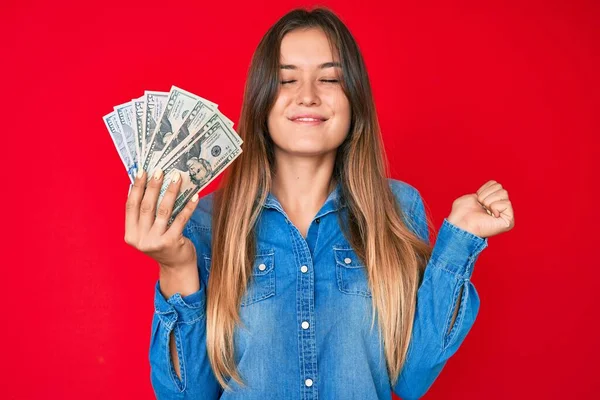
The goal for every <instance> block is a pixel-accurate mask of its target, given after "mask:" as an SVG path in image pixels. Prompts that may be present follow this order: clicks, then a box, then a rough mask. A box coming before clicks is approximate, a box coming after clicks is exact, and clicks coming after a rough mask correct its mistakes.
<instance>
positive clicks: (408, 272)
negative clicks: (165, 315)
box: [206, 8, 431, 390]
mask: <svg viewBox="0 0 600 400" xmlns="http://www.w3.org/2000/svg"><path fill="white" fill-rule="evenodd" d="M306 28H320V29H322V30H323V31H324V32H325V34H326V35H327V38H328V40H329V43H330V45H331V46H332V51H336V52H337V54H338V56H339V60H340V63H341V65H342V77H341V84H342V87H343V90H344V92H345V94H346V96H347V98H348V99H349V102H350V107H351V111H352V112H351V114H352V117H351V125H350V129H349V133H348V135H347V137H346V139H345V141H344V142H343V143H342V144H341V145H340V146H339V148H338V150H337V153H336V160H335V166H334V171H333V177H332V179H333V180H335V181H337V182H339V183H340V187H341V198H342V199H343V200H344V201H345V203H346V205H347V210H348V224H347V225H345V224H342V223H341V224H340V225H341V226H342V229H343V233H344V235H345V237H346V238H347V240H348V242H349V243H350V244H351V245H352V247H353V248H354V250H355V252H356V253H357V255H358V256H359V257H360V259H361V260H362V261H363V263H364V265H365V266H366V270H367V271H368V279H369V285H370V288H371V292H372V306H373V307H372V310H373V320H372V323H371V329H372V328H373V325H374V322H375V314H376V312H377V316H378V319H379V329H380V332H381V334H382V337H383V344H384V349H385V350H384V351H385V357H386V360H387V368H388V372H389V375H390V377H392V379H391V381H392V384H395V382H396V381H397V379H398V375H399V374H400V371H401V369H402V366H403V364H404V360H405V358H406V353H407V350H408V345H409V340H410V337H411V334H412V328H413V318H414V315H415V309H416V294H417V290H418V287H419V285H420V281H421V279H422V276H423V272H424V267H425V265H426V262H427V261H428V259H429V258H430V256H431V246H430V245H429V244H428V243H426V242H424V241H422V240H421V239H420V238H419V237H418V236H416V235H415V234H413V232H412V231H411V230H410V229H408V228H407V227H406V226H405V224H404V221H403V220H402V218H403V215H404V214H403V212H404V211H403V210H402V209H401V208H400V207H399V205H398V203H397V201H396V198H395V196H394V194H393V193H392V191H391V188H390V186H389V182H388V180H387V176H388V170H389V166H388V161H387V157H386V154H385V152H384V148H383V142H382V138H381V132H380V128H379V123H378V120H377V115H376V111H375V104H374V101H373V98H372V93H371V86H370V82H369V78H368V75H367V71H366V67H365V64H364V61H363V58H362V55H361V52H360V50H359V48H358V45H357V44H356V42H355V40H354V38H353V37H352V35H351V34H350V31H349V30H348V28H347V27H346V26H345V25H344V23H343V22H342V21H341V20H340V19H339V18H338V17H337V16H336V15H335V14H334V13H333V12H331V11H330V10H328V9H326V8H315V9H313V10H312V11H308V10H304V9H296V10H292V11H290V12H289V13H287V14H286V15H284V16H283V17H282V18H281V19H279V20H278V21H277V22H276V23H275V24H274V25H273V26H272V27H271V28H270V29H269V30H268V31H267V33H266V34H265V35H264V37H263V38H262V40H261V41H260V43H259V45H258V47H257V49H256V51H255V52H254V55H253V58H252V61H251V65H250V68H249V71H248V78H247V81H246V86H245V90H244V100H243V105H242V111H241V116H240V121H239V124H238V132H239V134H240V136H241V137H242V139H243V140H244V151H243V153H242V154H241V155H240V156H239V157H238V158H237V159H236V160H235V161H234V162H233V163H232V164H231V165H230V167H229V168H228V169H227V171H226V172H225V174H224V177H223V179H222V180H221V183H220V186H219V188H218V189H217V190H216V191H215V196H214V202H213V214H212V254H213V258H212V260H211V273H210V274H209V279H208V284H207V303H206V326H207V334H206V342H207V351H208V356H209V360H210V363H211V366H212V369H213V372H214V374H215V376H216V378H217V380H218V381H219V383H220V384H221V386H222V387H223V388H225V390H231V388H230V387H229V386H228V385H227V380H228V379H229V378H231V379H234V380H235V381H236V382H237V383H238V384H240V385H242V386H243V385H245V383H244V382H243V381H242V379H241V377H240V375H239V374H238V371H237V367H236V365H235V359H234V343H233V338H234V328H235V326H236V325H237V324H240V323H241V320H240V315H239V307H240V302H241V298H242V296H243V295H244V293H245V290H246V287H247V285H248V280H249V278H250V277H251V275H252V264H253V263H252V260H253V259H254V256H255V254H254V251H255V245H256V237H255V231H254V228H255V224H256V222H257V219H258V218H259V215H260V212H261V210H262V204H263V202H264V201H265V199H266V197H267V195H268V193H269V191H270V189H271V177H272V174H273V172H274V168H273V166H274V156H273V142H272V140H271V138H270V136H269V133H268V129H267V117H268V115H269V111H270V110H271V107H272V106H273V104H274V102H275V99H276V97H277V93H278V90H279V57H280V46H281V41H282V39H283V37H284V35H285V34H287V33H289V32H291V31H292V30H295V29H306ZM334 54H335V53H334ZM249 199H251V201H249ZM252 200H253V201H252ZM338 217H339V214H338ZM426 219H427V224H428V226H429V225H431V223H430V221H429V218H426ZM339 220H340V222H341V219H339ZM216 254H218V255H219V256H218V257H214V255H216ZM273 323H276V321H273Z"/></svg>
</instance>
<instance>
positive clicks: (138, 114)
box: [131, 96, 146, 165]
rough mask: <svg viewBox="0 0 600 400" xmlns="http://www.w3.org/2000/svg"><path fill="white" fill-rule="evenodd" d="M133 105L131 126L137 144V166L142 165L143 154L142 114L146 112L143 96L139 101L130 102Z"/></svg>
mask: <svg viewBox="0 0 600 400" xmlns="http://www.w3.org/2000/svg"><path fill="white" fill-rule="evenodd" d="M131 103H132V104H133V117H134V118H133V126H134V131H135V140H136V142H137V146H138V147H137V149H138V153H137V156H138V157H137V164H138V165H141V164H142V154H144V112H145V111H146V102H145V100H144V96H142V97H140V98H139V99H133V100H131Z"/></svg>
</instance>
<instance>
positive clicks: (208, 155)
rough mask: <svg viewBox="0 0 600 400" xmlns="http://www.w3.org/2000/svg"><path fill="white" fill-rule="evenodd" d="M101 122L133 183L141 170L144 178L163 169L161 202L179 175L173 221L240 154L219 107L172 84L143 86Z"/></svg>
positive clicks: (235, 138)
mask: <svg viewBox="0 0 600 400" xmlns="http://www.w3.org/2000/svg"><path fill="white" fill-rule="evenodd" d="M103 120H104V123H105V124H106V128H107V129H108V131H109V133H110V136H111V138H112V140H113V143H114V144H115V147H116V148H117V151H118V153H119V156H120V157H121V160H122V161H123V164H124V165H125V168H126V170H127V174H128V175H129V179H130V180H131V182H133V180H134V178H135V175H136V174H137V171H138V170H139V169H140V168H143V170H144V171H146V172H147V173H148V175H147V177H148V180H149V179H150V178H151V177H152V173H153V172H154V171H155V170H156V169H157V168H160V169H162V171H163V173H164V176H165V179H164V181H163V186H162V188H161V190H160V195H159V199H158V201H159V202H160V200H161V199H162V196H163V195H164V191H165V190H166V188H167V186H168V185H169V183H170V181H171V177H172V176H173V174H174V173H175V172H178V173H179V174H180V177H181V180H182V181H181V188H180V191H179V194H178V196H177V200H176V201H175V205H174V206H173V213H172V216H171V221H172V220H173V218H175V217H176V216H177V214H178V213H179V212H180V211H181V209H183V207H184V206H185V204H186V203H187V202H188V200H190V199H191V198H192V196H193V195H194V194H196V193H198V192H199V191H200V190H202V189H203V188H204V187H206V185H208V184H209V183H210V182H211V181H212V180H213V179H214V178H216V177H217V176H218V175H219V174H220V173H221V172H223V170H225V168H227V166H228V165H229V164H231V162H233V160H234V159H235V158H236V157H237V156H239V155H240V154H241V153H242V149H241V145H242V143H243V141H242V139H241V138H240V137H239V136H238V134H237V133H236V132H235V130H233V122H232V121H231V120H229V119H228V118H227V117H225V116H224V115H223V114H221V112H220V111H219V110H218V105H217V104H215V103H213V102H211V101H208V100H206V99H204V98H202V97H200V96H197V95H195V94H192V93H190V92H187V91H185V90H183V89H180V88H178V87H176V86H173V87H171V91H170V92H155V91H148V90H147V91H145V92H144V95H143V96H142V97H140V98H138V99H133V100H131V101H130V102H127V103H124V104H120V105H118V106H116V107H114V111H113V112H111V113H110V114H107V115H105V116H104V117H103Z"/></svg>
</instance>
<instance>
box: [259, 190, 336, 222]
mask: <svg viewBox="0 0 600 400" xmlns="http://www.w3.org/2000/svg"><path fill="white" fill-rule="evenodd" d="M341 190H342V187H341V183H340V182H338V183H337V184H336V185H335V188H334V189H333V190H332V191H331V193H329V196H327V199H326V200H325V203H323V206H322V207H321V209H320V210H319V212H318V213H317V215H316V216H315V218H319V217H321V216H323V215H325V214H327V213H329V212H332V211H337V210H339V209H340V208H342V207H346V204H344V203H343V202H341V201H340V200H341ZM263 207H265V208H273V209H275V210H277V211H279V212H281V213H282V214H284V215H285V211H284V210H283V207H282V206H281V203H279V200H277V197H275V195H274V194H273V193H271V191H269V193H268V194H267V199H266V200H265V202H264V204H263Z"/></svg>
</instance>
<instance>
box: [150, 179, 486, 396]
mask: <svg viewBox="0 0 600 400" xmlns="http://www.w3.org/2000/svg"><path fill="white" fill-rule="evenodd" d="M388 181H389V183H390V186H391V188H392V190H393V192H394V194H395V196H396V199H397V201H398V202H399V204H400V207H402V209H403V210H405V212H406V215H407V217H406V219H405V221H406V223H407V225H408V227H409V228H410V229H411V230H413V231H414V232H415V233H416V234H417V235H419V236H420V237H421V238H423V239H424V240H427V241H429V232H428V229H427V226H426V224H425V210H424V206H423V201H422V198H421V196H420V193H419V192H418V191H417V190H416V189H415V188H414V187H413V186H411V185H409V184H408V183H405V182H403V181H400V180H395V179H391V178H390V179H388ZM339 191H340V186H339V184H338V186H337V187H336V188H335V189H334V190H333V191H332V192H331V193H330V195H329V197H328V198H327V200H326V201H325V203H324V204H323V206H322V207H321V209H320V210H319V212H318V213H317V214H316V215H315V217H314V219H313V220H312V222H311V224H310V227H309V229H308V233H307V237H306V238H304V237H303V236H302V235H301V233H300V231H299V230H298V229H297V228H296V227H295V226H294V225H293V223H292V222H291V221H290V220H289V218H288V217H287V215H286V213H285V211H284V210H283V208H282V206H281V204H280V203H279V201H278V200H277V199H276V198H275V197H274V196H273V195H272V194H269V196H268V198H267V200H266V202H265V204H264V205H263V210H262V212H261V216H260V219H259V221H258V226H257V254H256V257H255V261H254V266H253V268H254V269H253V278H254V282H253V283H252V285H250V286H249V288H248V291H247V292H246V293H245V294H244V297H243V299H242V304H241V307H240V316H241V319H242V321H243V322H244V325H245V329H243V328H239V327H236V331H235V333H234V339H235V341H234V344H235V360H236V363H237V365H238V371H239V373H240V374H241V376H242V378H243V379H245V381H246V382H247V384H248V386H247V387H245V388H243V389H242V388H240V386H239V385H237V384H236V382H235V381H233V380H230V381H229V383H230V384H231V385H232V387H233V388H234V391H233V392H226V391H223V390H222V388H221V387H220V385H219V384H218V382H217V381H216V379H215V377H214V375H213V372H212V369H211V366H210V363H209V359H208V355H207V352H206V343H205V340H206V318H205V303H206V289H205V288H206V283H207V282H208V275H209V273H210V263H211V259H212V257H213V255H212V254H211V209H212V199H213V194H212V193H211V194H208V195H206V196H204V197H202V198H201V199H200V201H199V204H198V206H197V208H196V210H195V211H194V214H193V216H192V218H191V219H190V221H189V222H188V224H187V225H186V227H185V230H184V235H185V236H186V237H188V238H190V240H191V241H192V242H193V243H194V245H195V246H196V249H197V254H198V268H199V272H200V280H201V282H200V290H199V291H197V292H195V293H192V294H190V295H188V296H184V297H182V296H181V295H180V294H179V293H176V294H174V295H173V296H171V297H170V298H168V299H166V298H165V297H164V296H163V295H162V294H161V292H160V290H159V282H158V281H157V282H156V285H155V288H154V289H155V294H154V306H155V313H154V316H153V320H152V332H151V339H150V350H149V359H150V366H151V383H152V387H153V389H154V392H155V395H156V397H157V398H158V399H224V400H242V399H243V400H281V399H302V400H309V399H310V400H316V399H321V400H341V399H344V400H350V399H357V400H369V399H373V400H375V399H391V392H392V391H393V392H394V393H396V394H397V395H398V396H400V397H402V398H403V399H417V398H419V397H421V396H422V395H423V394H424V393H425V392H426V391H427V390H428V389H429V388H430V386H431V385H432V383H433V381H434V380H435V379H436V378H437V377H438V375H439V374H440V372H441V370H442V368H443V367H444V365H445V364H446V362H447V360H448V359H449V357H450V356H452V355H453V354H454V353H455V352H456V351H457V349H458V347H459V346H460V345H461V343H462V342H463V340H464V339H465V337H466V335H467V333H468V332H469V330H470V329H471V327H472V325H473V323H474V321H475V317H476V315H477V312H478V310H479V296H478V294H477V291H476V290H475V287H474V286H473V284H472V282H471V280H470V278H471V275H472V273H473V266H474V263H475V261H476V259H477V257H478V255H479V253H480V252H481V251H482V250H483V249H484V248H486V247H487V238H485V239H484V238H481V237H479V236H476V235H473V234H472V233H470V232H467V231H465V230H463V229H461V228H459V227H457V226H455V225H453V224H451V223H450V222H448V220H447V219H444V221H443V223H442V226H441V228H440V229H439V231H438V236H437V240H436V243H435V246H434V248H433V253H432V257H431V259H430V261H429V263H428V265H427V267H426V270H425V275H424V278H423V281H422V283H421V286H420V287H419V290H418V297H417V310H416V315H415V321H414V328H413V333H412V336H411V340H410V344H409V349H408V354H407V360H406V363H405V365H404V367H403V369H402V373H401V374H400V378H399V380H398V382H397V383H396V385H394V386H392V385H391V380H390V377H389V375H388V373H387V369H386V364H385V358H384V353H383V346H382V345H381V343H382V342H381V341H380V337H379V335H378V333H377V329H374V330H373V331H372V332H371V331H370V324H371V317H372V314H371V291H370V289H369V286H368V283H367V275H366V270H365V266H364V265H362V264H361V262H360V260H359V259H358V257H357V256H356V254H355V252H354V250H353V249H352V247H351V246H350V245H349V242H348V241H347V240H346V239H345V237H344V236H343V234H342V231H341V229H340V226H339V224H338V220H337V216H336V213H338V212H342V216H344V215H346V214H347V213H345V214H344V211H345V210H347V209H346V208H345V207H344V206H341V207H340V206H339V204H338V202H337V201H336V200H337V199H338V195H339ZM216 256H218V255H216ZM461 288H464V291H463V292H462V297H461V305H460V309H459V311H458V314H457V316H456V320H455V323H454V325H453V327H452V329H451V330H450V331H449V328H450V326H451V325H450V324H451V319H452V315H453V312H454V309H455V306H456V304H457V302H458V296H459V293H460V289H461ZM375 322H376V323H377V319H376V320H375ZM173 329H174V330H175V341H176V345H177V351H178V355H179V360H180V371H181V379H179V377H178V376H177V374H176V373H175V370H174V368H173V364H172V361H171V356H170V350H169V334H170V332H171V331H172V330H173Z"/></svg>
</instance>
